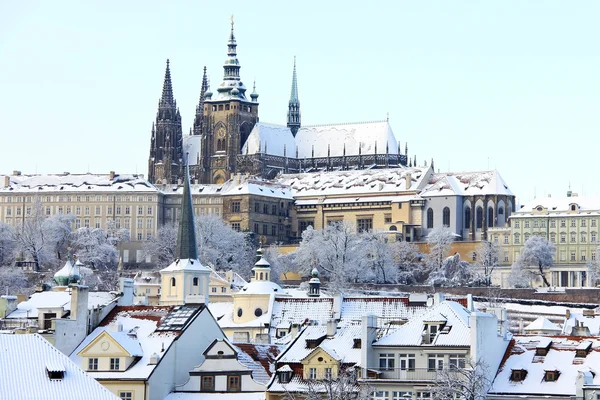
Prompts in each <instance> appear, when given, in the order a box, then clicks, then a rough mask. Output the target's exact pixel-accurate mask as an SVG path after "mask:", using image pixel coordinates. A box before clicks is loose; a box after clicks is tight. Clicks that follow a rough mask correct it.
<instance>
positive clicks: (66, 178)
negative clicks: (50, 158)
mask: <svg viewBox="0 0 600 400" xmlns="http://www.w3.org/2000/svg"><path fill="white" fill-rule="evenodd" d="M6 176H8V177H9V179H10V183H9V185H8V186H7V187H4V186H1V187H0V193H1V192H29V193H39V194H43V193H45V192H55V191H60V192H119V191H121V192H147V193H154V192H157V189H156V187H154V186H153V185H152V184H150V182H148V181H147V180H145V179H144V178H143V177H142V176H141V175H127V174H122V175H121V174H115V175H114V176H113V179H111V175H109V174H90V173H87V174H68V173H65V174H44V175H6ZM0 180H2V181H3V180H4V175H0Z"/></svg>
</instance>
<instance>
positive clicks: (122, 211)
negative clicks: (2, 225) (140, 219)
mask: <svg viewBox="0 0 600 400" xmlns="http://www.w3.org/2000/svg"><path fill="white" fill-rule="evenodd" d="M56 210H57V212H58V214H74V215H92V207H89V206H85V207H80V206H77V207H70V206H67V207H63V206H60V207H57V208H56ZM93 210H94V215H102V207H101V206H95V207H93ZM13 211H14V215H15V216H17V217H19V216H22V215H23V209H22V208H21V207H15V208H14V209H13V207H6V209H5V215H6V216H7V217H11V216H12V215H13ZM114 211H115V213H114V215H133V214H132V209H131V207H130V206H124V207H121V206H116V207H114ZM31 212H32V209H31V207H25V215H31ZM42 212H43V213H44V215H47V216H50V215H52V208H51V207H44V208H43V211H42ZM106 215H113V207H112V206H107V207H106ZM137 215H138V216H143V215H144V207H142V206H139V207H137ZM145 215H153V207H152V206H148V208H147V209H146V214H145Z"/></svg>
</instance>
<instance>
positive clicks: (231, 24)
mask: <svg viewBox="0 0 600 400" xmlns="http://www.w3.org/2000/svg"><path fill="white" fill-rule="evenodd" d="M231 29H233V14H231Z"/></svg>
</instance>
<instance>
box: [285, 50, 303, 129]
mask: <svg viewBox="0 0 600 400" xmlns="http://www.w3.org/2000/svg"><path fill="white" fill-rule="evenodd" d="M287 126H288V128H290V130H291V131H292V134H293V135H294V136H296V134H297V133H298V130H299V129H300V100H299V99H298V77H297V76H296V56H294V72H293V74H292V92H291V94H290V102H289V104H288V118H287Z"/></svg>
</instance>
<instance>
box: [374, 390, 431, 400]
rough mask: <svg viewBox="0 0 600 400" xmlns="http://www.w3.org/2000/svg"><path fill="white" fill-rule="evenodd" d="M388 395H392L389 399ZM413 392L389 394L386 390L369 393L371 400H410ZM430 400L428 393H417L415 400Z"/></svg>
mask: <svg viewBox="0 0 600 400" xmlns="http://www.w3.org/2000/svg"><path fill="white" fill-rule="evenodd" d="M390 393H391V394H392V395H391V397H390ZM412 395H413V392H396V391H393V392H389V391H387V390H378V391H375V392H373V393H371V399H372V400H407V399H412ZM423 399H427V400H429V399H431V393H430V392H417V400H423Z"/></svg>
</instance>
